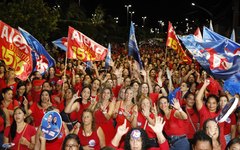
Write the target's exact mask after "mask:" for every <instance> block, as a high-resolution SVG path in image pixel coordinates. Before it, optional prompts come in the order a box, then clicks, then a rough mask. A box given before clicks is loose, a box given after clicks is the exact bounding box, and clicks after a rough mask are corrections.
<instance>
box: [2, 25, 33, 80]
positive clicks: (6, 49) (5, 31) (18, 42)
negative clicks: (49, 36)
mask: <svg viewBox="0 0 240 150" xmlns="http://www.w3.org/2000/svg"><path fill="white" fill-rule="evenodd" d="M0 35H1V36H0V48H1V51H2V52H1V53H0V59H2V60H3V61H4V62H5V64H6V65H7V66H9V67H11V68H12V69H14V70H15V74H16V76H17V77H18V78H19V79H21V80H23V81H25V80H26V79H27V78H28V76H29V75H30V74H31V72H32V55H31V48H30V47H29V46H28V45H27V42H26V40H25V39H24V38H23V37H22V35H21V34H20V32H19V31H18V30H16V29H14V28H12V27H11V26H9V25H7V24H5V23H4V22H2V21H0Z"/></svg>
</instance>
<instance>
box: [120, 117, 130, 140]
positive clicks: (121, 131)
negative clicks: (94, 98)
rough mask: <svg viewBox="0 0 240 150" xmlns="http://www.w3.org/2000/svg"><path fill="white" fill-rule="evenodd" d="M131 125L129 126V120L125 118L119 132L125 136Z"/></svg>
mask: <svg viewBox="0 0 240 150" xmlns="http://www.w3.org/2000/svg"><path fill="white" fill-rule="evenodd" d="M128 129H129V127H127V120H126V119H124V123H123V124H122V125H120V126H119V127H118V129H117V134H119V135H121V136H123V135H124V134H126V133H127V132H128Z"/></svg>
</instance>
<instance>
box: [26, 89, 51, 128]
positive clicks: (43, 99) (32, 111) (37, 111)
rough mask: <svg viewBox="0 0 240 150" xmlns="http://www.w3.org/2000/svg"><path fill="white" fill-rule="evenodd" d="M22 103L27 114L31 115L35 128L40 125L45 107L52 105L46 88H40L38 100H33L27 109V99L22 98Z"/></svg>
mask: <svg viewBox="0 0 240 150" xmlns="http://www.w3.org/2000/svg"><path fill="white" fill-rule="evenodd" d="M23 104H24V108H25V110H26V112H27V114H28V115H31V116H32V117H33V124H34V126H35V127H36V128H37V127H39V126H40V125H41V121H42V117H43V116H44V113H45V112H46V109H47V108H48V107H49V106H52V103H51V94H50V93H49V91H48V90H42V92H41V94H40V101H39V102H34V103H33V104H32V105H31V107H30V108H29V109H28V101H27V99H25V100H24V102H23Z"/></svg>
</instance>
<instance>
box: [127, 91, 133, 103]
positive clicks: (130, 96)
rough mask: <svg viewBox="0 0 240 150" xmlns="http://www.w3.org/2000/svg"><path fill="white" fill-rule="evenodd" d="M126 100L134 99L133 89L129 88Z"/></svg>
mask: <svg viewBox="0 0 240 150" xmlns="http://www.w3.org/2000/svg"><path fill="white" fill-rule="evenodd" d="M125 98H126V100H129V101H131V100H132V99H133V91H132V90H131V89H127V91H126V94H125Z"/></svg>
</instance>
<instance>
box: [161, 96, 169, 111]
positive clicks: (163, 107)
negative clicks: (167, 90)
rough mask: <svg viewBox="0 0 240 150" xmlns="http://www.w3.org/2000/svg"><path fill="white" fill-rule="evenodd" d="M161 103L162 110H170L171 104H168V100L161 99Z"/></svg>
mask: <svg viewBox="0 0 240 150" xmlns="http://www.w3.org/2000/svg"><path fill="white" fill-rule="evenodd" d="M159 101H160V102H159V107H160V109H161V110H166V109H168V107H169V103H168V100H167V99H166V98H161V99H160V100H159Z"/></svg>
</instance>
